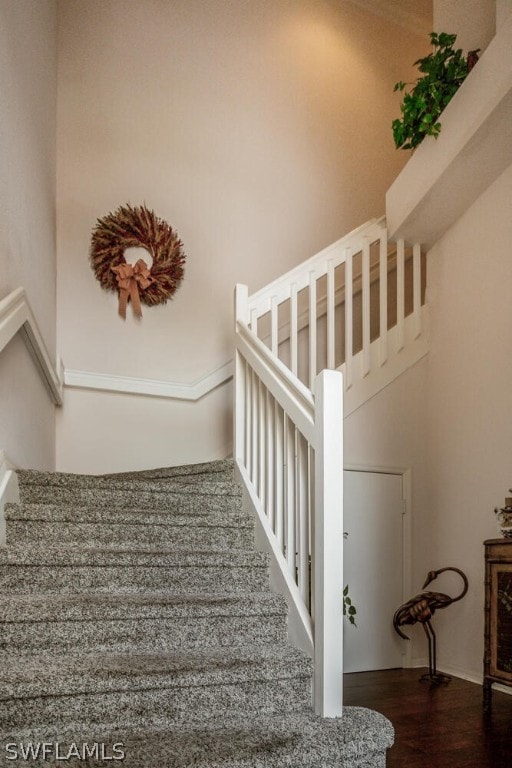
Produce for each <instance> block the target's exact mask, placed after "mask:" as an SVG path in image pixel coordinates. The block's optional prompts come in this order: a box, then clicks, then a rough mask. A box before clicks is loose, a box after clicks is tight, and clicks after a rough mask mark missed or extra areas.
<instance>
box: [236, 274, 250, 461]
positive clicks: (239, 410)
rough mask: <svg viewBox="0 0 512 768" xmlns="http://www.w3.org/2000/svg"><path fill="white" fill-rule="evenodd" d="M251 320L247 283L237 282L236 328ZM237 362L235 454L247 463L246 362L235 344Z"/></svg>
mask: <svg viewBox="0 0 512 768" xmlns="http://www.w3.org/2000/svg"><path fill="white" fill-rule="evenodd" d="M239 321H240V322H242V323H245V324H246V325H247V324H248V322H249V290H248V288H247V286H246V285H242V284H241V283H237V284H236V286H235V330H236V324H237V322H239ZM234 362H235V364H234V378H235V381H234V396H235V409H234V410H235V413H234V419H233V429H234V435H233V456H234V458H235V460H236V459H240V460H242V462H243V463H244V465H245V460H246V458H247V457H246V456H245V455H244V454H245V451H244V442H245V435H244V424H245V409H246V403H245V392H246V387H245V364H244V361H243V359H242V356H241V354H240V352H239V351H238V349H237V348H236V344H235V361H234Z"/></svg>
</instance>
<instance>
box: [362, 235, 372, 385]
mask: <svg viewBox="0 0 512 768" xmlns="http://www.w3.org/2000/svg"><path fill="white" fill-rule="evenodd" d="M361 269H362V277H363V296H362V312H363V376H367V375H368V374H369V373H370V242H369V240H368V238H367V237H365V238H364V241H363V252H362V259H361Z"/></svg>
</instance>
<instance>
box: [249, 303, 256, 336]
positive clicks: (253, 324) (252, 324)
mask: <svg viewBox="0 0 512 768" xmlns="http://www.w3.org/2000/svg"><path fill="white" fill-rule="evenodd" d="M250 318H251V319H250V324H249V328H250V329H251V331H252V332H253V333H254V335H255V336H257V335H258V313H257V311H256V310H255V309H251V315H250Z"/></svg>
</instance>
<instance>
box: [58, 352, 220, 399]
mask: <svg viewBox="0 0 512 768" xmlns="http://www.w3.org/2000/svg"><path fill="white" fill-rule="evenodd" d="M232 377H233V363H232V361H231V360H230V361H229V362H227V363H225V364H224V365H221V366H220V368H216V369H215V370H214V371H211V372H210V373H208V374H206V375H205V376H202V377H201V378H200V379H197V381H193V382H192V383H191V384H186V383H177V382H173V381H160V380H158V379H138V378H134V377H132V376H115V375H111V374H108V373H91V372H89V371H74V370H69V369H65V371H64V384H65V386H66V387H72V388H75V389H94V390H98V391H100V392H118V393H122V394H130V395H144V396H146V397H164V398H171V399H173V400H192V401H196V400H200V399H201V398H202V397H204V396H205V395H207V394H208V392H211V391H212V390H213V389H216V388H217V387H220V386H221V385H222V384H225V383H226V382H227V381H229V380H230V379H231V378H232Z"/></svg>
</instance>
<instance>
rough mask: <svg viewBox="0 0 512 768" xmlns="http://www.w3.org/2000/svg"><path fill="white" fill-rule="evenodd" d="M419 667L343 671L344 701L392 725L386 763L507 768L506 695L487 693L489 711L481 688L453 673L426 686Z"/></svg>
mask: <svg viewBox="0 0 512 768" xmlns="http://www.w3.org/2000/svg"><path fill="white" fill-rule="evenodd" d="M426 671H427V670H424V669H391V670H382V671H378V672H358V673H353V674H349V675H345V683H344V689H345V699H344V703H345V704H347V705H349V704H350V705H355V706H360V707H370V709H375V710H377V711H378V712H382V714H384V715H386V717H388V718H389V719H390V720H391V722H392V723H393V725H394V728H395V745H394V746H393V747H392V748H391V749H390V750H389V752H388V762H387V768H420V766H421V768H512V696H509V695H508V694H505V693H499V692H497V691H494V692H493V707H492V713H491V714H490V715H485V714H484V712H483V710H482V688H481V686H479V685H475V684H474V683H468V682H466V681H465V680H460V679H459V678H453V679H452V680H451V682H450V683H448V684H447V685H441V686H437V687H432V688H431V687H430V685H429V684H428V683H424V682H420V681H419V677H420V675H421V674H423V672H426Z"/></svg>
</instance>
